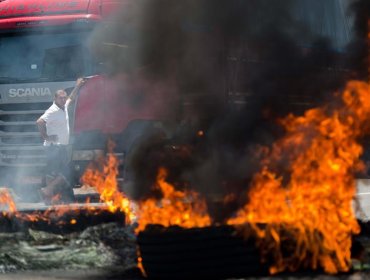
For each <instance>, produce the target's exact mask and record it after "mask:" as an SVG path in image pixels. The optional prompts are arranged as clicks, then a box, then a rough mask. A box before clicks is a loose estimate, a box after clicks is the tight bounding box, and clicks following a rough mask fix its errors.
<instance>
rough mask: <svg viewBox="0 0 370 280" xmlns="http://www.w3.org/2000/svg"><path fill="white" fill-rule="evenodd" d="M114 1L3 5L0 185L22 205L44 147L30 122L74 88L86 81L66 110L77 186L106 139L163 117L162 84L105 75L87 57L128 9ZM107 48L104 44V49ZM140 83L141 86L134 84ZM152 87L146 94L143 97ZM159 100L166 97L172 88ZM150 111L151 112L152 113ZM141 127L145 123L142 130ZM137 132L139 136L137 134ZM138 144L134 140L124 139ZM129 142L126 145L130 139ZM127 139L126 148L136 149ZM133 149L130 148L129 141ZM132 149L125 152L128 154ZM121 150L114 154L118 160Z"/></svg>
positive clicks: (35, 180)
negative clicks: (20, 199) (13, 190)
mask: <svg viewBox="0 0 370 280" xmlns="http://www.w3.org/2000/svg"><path fill="white" fill-rule="evenodd" d="M129 3H130V1H119V0H115V1H114V0H69V1H66V0H64V1H48V0H32V1H20V0H15V1H7V0H6V1H1V2H0V13H1V18H0V33H1V36H0V37H1V38H0V52H1V54H2V55H1V57H0V173H1V175H0V178H1V184H2V185H6V186H10V187H14V188H16V189H18V190H19V192H18V193H19V194H20V195H21V196H22V195H23V194H24V198H26V199H34V198H35V197H33V196H35V192H33V191H31V190H32V189H33V188H32V185H35V187H38V186H41V184H42V180H41V177H42V176H41V175H42V172H43V168H44V166H45V155H44V151H43V146H42V140H41V137H40V135H39V132H38V131H37V127H36V125H35V121H36V120H37V119H38V117H40V116H41V115H42V114H43V112H44V111H45V110H46V109H47V108H48V107H49V106H50V105H51V104H52V101H53V97H54V93H55V91H56V90H58V89H64V90H66V91H67V93H69V92H71V90H72V89H73V87H74V85H75V83H76V80H77V78H79V77H88V78H87V81H86V83H85V85H84V86H83V87H82V88H81V89H80V93H79V96H78V98H77V100H76V101H75V102H74V104H73V106H71V108H70V130H71V139H70V140H71V141H70V158H71V159H72V161H73V164H72V166H71V168H72V169H73V171H75V172H74V173H75V176H74V179H75V184H78V183H79V181H78V179H79V177H80V175H81V174H82V172H83V170H84V168H85V167H86V165H87V163H88V162H89V161H90V160H92V159H94V157H96V156H97V155H100V154H101V153H104V152H105V148H106V146H105V144H106V140H107V139H108V138H109V137H113V138H114V139H115V140H120V139H122V137H123V136H122V135H123V134H124V131H125V130H126V128H127V127H131V130H132V133H133V134H135V133H136V134H140V133H141V132H140V131H138V130H137V129H132V127H133V126H134V127H136V125H132V124H131V123H134V124H135V123H139V124H138V127H145V126H146V125H147V124H148V122H149V123H151V122H154V123H155V124H156V125H158V126H161V124H160V123H159V122H158V121H160V120H162V119H164V118H165V117H166V114H165V111H166V110H165V109H164V108H163V104H162V103H161V100H169V98H166V97H164V96H163V94H162V93H163V92H164V91H161V90H160V89H159V87H160V85H154V84H151V83H148V82H147V81H148V80H146V81H145V82H144V81H143V75H141V74H135V75H134V78H132V76H131V77H128V76H127V75H126V74H124V73H115V74H114V75H105V74H103V73H102V71H101V69H102V64H101V61H98V60H97V59H96V58H95V57H96V56H94V54H93V53H92V52H91V48H90V47H91V45H90V44H91V40H93V39H91V38H94V32H96V30H98V28H100V30H102V29H103V30H104V28H109V25H110V23H112V21H114V20H115V18H114V14H115V13H116V12H117V11H120V10H121V9H122V8H124V6H125V5H129ZM107 45H108V46H110V45H109V42H108V43H107ZM139 83H140V86H139V87H137V85H138V84H139ZM145 87H146V89H148V88H150V89H151V90H149V91H150V92H151V94H150V95H148V94H147V93H145ZM164 94H171V92H170V89H168V90H167V91H165V93H164ZM149 107H150V109H149ZM143 123H144V124H143ZM139 130H140V129H139ZM126 136H127V137H128V138H130V137H131V138H135V137H136V136H128V135H127V133H126ZM127 137H126V138H127ZM133 141H134V139H132V141H131V142H133ZM128 142H130V141H128ZM128 145H129V144H127V145H126V149H127V147H128ZM124 149H125V147H123V146H122V145H121V146H120V148H119V151H116V152H117V154H118V155H121V156H122V155H123V152H124Z"/></svg>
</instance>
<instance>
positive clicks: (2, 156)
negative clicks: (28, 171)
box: [0, 102, 51, 167]
mask: <svg viewBox="0 0 370 280" xmlns="http://www.w3.org/2000/svg"><path fill="white" fill-rule="evenodd" d="M50 105H51V103H50V102H40V103H17V104H0V166H10V167H21V166H23V167H28V166H29V167H36V166H39V167H40V166H44V165H45V155H44V150H43V147H42V139H41V137H40V134H39V132H38V129H37V126H36V123H35V122H36V120H37V119H38V118H39V117H40V116H41V115H42V114H43V113H44V112H45V110H46V109H47V108H48V107H49V106H50Z"/></svg>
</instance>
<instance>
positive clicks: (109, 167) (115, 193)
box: [81, 141, 136, 222]
mask: <svg viewBox="0 0 370 280" xmlns="http://www.w3.org/2000/svg"><path fill="white" fill-rule="evenodd" d="M109 150H110V151H112V150H113V142H112V141H110V143H109ZM117 175H118V159H117V157H116V156H115V155H114V154H113V153H109V154H108V156H107V158H106V159H105V161H104V166H103V168H102V170H99V169H98V168H88V169H87V170H86V171H85V173H84V174H83V176H82V178H81V180H82V182H83V183H85V184H88V185H90V186H95V187H96V189H97V191H98V192H99V194H100V199H101V200H102V201H104V202H105V203H106V204H107V205H108V207H109V211H111V212H116V211H117V210H118V211H122V212H124V213H125V214H126V219H127V222H132V221H133V220H134V219H135V216H136V215H135V214H134V211H133V209H132V203H131V201H130V200H129V199H128V197H127V196H126V195H125V194H123V193H122V192H121V191H120V190H119V187H118V183H117Z"/></svg>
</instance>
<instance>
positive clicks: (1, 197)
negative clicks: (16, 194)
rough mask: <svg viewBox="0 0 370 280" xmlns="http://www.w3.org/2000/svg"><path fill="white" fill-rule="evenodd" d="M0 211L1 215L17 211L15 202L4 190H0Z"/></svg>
mask: <svg viewBox="0 0 370 280" xmlns="http://www.w3.org/2000/svg"><path fill="white" fill-rule="evenodd" d="M0 209H1V211H2V212H3V215H6V214H7V213H14V212H16V211H17V207H16V205H15V202H14V200H13V199H12V197H11V195H10V193H9V191H8V189H6V188H0Z"/></svg>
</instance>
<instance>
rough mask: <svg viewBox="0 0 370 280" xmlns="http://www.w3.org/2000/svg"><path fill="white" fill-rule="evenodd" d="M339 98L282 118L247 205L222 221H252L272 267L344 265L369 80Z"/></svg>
mask: <svg viewBox="0 0 370 280" xmlns="http://www.w3.org/2000/svg"><path fill="white" fill-rule="evenodd" d="M342 101H343V104H344V105H343V106H342V107H341V108H339V109H336V110H329V109H328V108H326V109H325V108H317V109H312V110H309V111H307V112H306V113H305V114H304V115H303V116H299V117H297V116H293V115H289V116H288V117H286V118H285V119H283V120H282V124H283V126H284V127H285V129H286V131H287V134H286V136H285V137H283V138H282V139H281V140H280V141H278V142H276V143H275V144H274V145H273V146H272V148H271V149H270V150H269V153H268V154H266V158H265V159H264V161H263V164H264V167H263V168H262V170H261V172H259V173H258V174H256V175H255V176H254V178H253V181H252V188H251V191H250V192H249V193H248V203H247V204H246V205H245V206H244V207H243V208H242V209H241V210H239V211H238V213H237V215H236V217H233V218H231V219H230V220H229V221H228V224H230V225H236V226H241V225H243V224H252V228H253V229H254V230H253V233H254V235H255V236H256V237H257V240H258V246H259V247H260V248H261V250H262V255H263V256H264V257H265V258H267V257H271V255H273V258H274V260H275V264H274V266H272V267H271V268H270V272H271V273H276V272H280V271H283V270H287V269H288V270H291V271H292V270H295V269H296V268H298V267H306V268H313V269H316V268H317V267H319V266H320V267H322V268H324V269H325V271H326V272H327V273H337V272H343V271H348V270H349V268H350V264H351V255H350V248H351V235H352V234H354V233H358V232H359V230H360V229H359V225H358V223H357V220H356V217H355V213H354V211H353V208H352V201H353V199H354V197H355V194H356V187H355V178H354V172H356V171H360V170H362V168H363V164H362V162H361V161H360V159H359V157H360V155H361V153H362V151H363V149H362V147H361V145H360V144H359V143H358V138H359V137H360V136H361V135H362V134H363V133H364V132H366V131H368V130H369V125H368V123H369V120H370V86H369V84H367V83H364V82H357V81H352V82H349V83H348V84H347V86H346V88H345V90H344V92H343V94H342ZM287 232H288V234H287ZM246 233H247V232H246ZM248 234H250V232H249V233H248ZM288 236H289V237H288ZM292 237H294V238H293V240H295V241H294V244H292V243H293V241H292ZM289 243H290V246H291V248H294V249H292V255H284V254H283V253H282V250H281V248H282V247H284V246H288V247H289ZM282 244H284V246H283V245H282ZM287 244H288V245H287Z"/></svg>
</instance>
